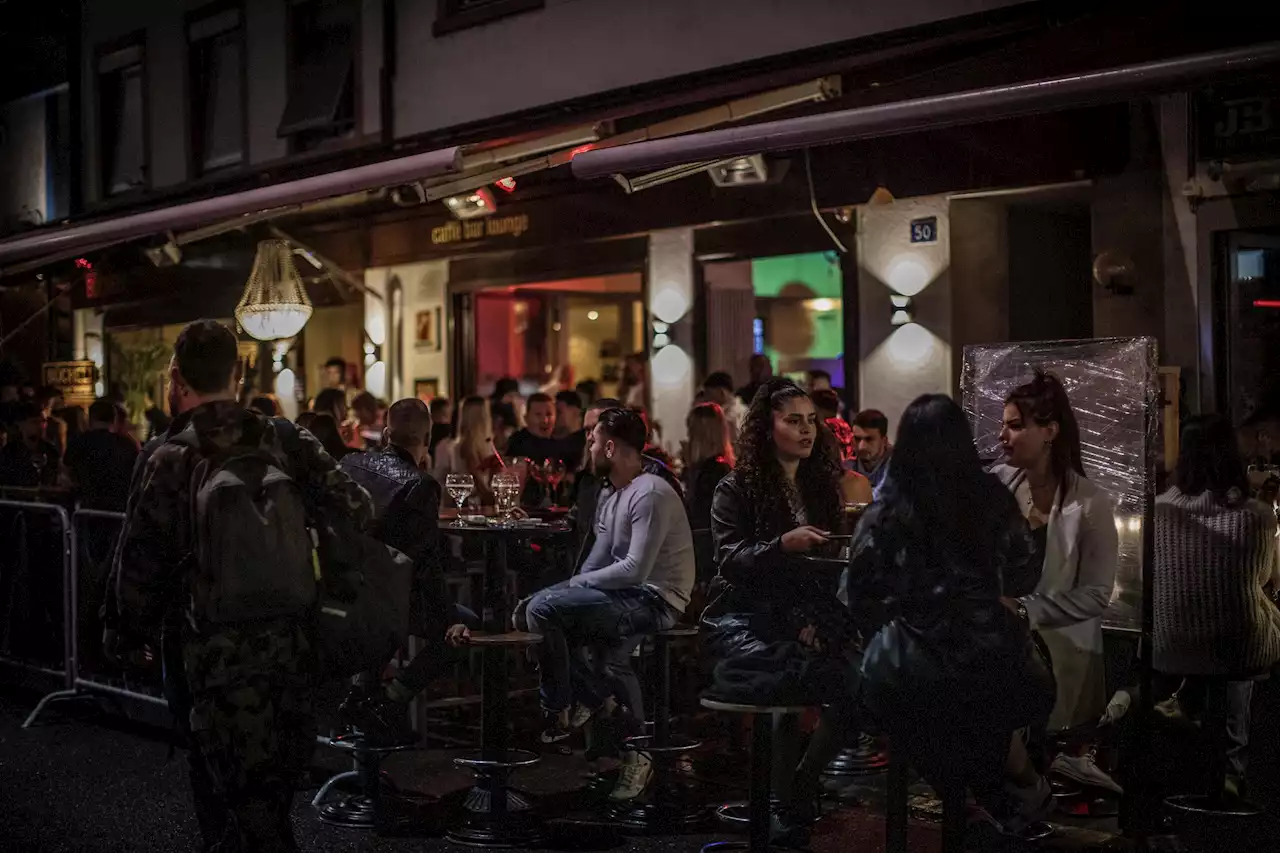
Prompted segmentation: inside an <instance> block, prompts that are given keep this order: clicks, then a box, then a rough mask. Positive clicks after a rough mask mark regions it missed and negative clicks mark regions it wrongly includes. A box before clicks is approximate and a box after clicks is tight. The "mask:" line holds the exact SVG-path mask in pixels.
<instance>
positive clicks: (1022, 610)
mask: <svg viewBox="0 0 1280 853" xmlns="http://www.w3.org/2000/svg"><path fill="white" fill-rule="evenodd" d="M1018 616H1019V618H1021V619H1022V621H1024V622H1030V621H1031V617H1030V616H1028V615H1027V605H1025V604H1023V603H1022V602H1021V601H1019V602H1018Z"/></svg>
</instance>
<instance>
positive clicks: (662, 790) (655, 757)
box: [609, 625, 707, 833]
mask: <svg viewBox="0 0 1280 853" xmlns="http://www.w3.org/2000/svg"><path fill="white" fill-rule="evenodd" d="M696 636H698V629H697V627H695V626H691V625H677V626H675V627H674V628H668V629H667V630H665V631H658V632H657V633H655V634H654V635H653V648H654V653H655V656H656V657H657V661H658V678H657V684H656V687H657V690H656V693H655V696H654V704H653V734H651V735H641V736H639V737H632V738H627V742H626V744H625V745H624V749H626V750H628V751H631V752H640V753H644V754H646V755H648V756H649V758H650V760H652V761H653V780H652V781H651V782H650V787H649V793H648V794H647V795H646V796H645V797H644V798H642V800H638V801H633V802H629V803H618V804H616V805H614V806H613V807H612V808H611V809H610V812H609V813H610V817H611V818H612V819H613V820H614V821H615V822H616V823H617V824H619V825H620V826H621V827H623V828H625V829H631V830H635V831H637V832H644V833H648V832H655V833H658V832H677V831H681V830H688V829H692V828H694V827H696V826H698V824H700V823H702V822H703V821H704V820H705V819H706V817H707V808H706V807H705V806H704V805H702V804H701V803H697V802H694V801H692V800H691V798H690V791H689V786H688V784H687V783H686V782H685V781H683V780H682V779H681V778H680V777H681V775H682V774H681V773H680V772H679V771H678V770H676V768H675V764H676V762H678V761H679V760H680V758H681V757H682V756H684V755H686V754H688V753H690V752H692V751H693V750H695V749H698V748H700V747H701V746H702V742H701V741H696V740H693V739H691V738H687V737H683V736H681V735H673V734H672V733H671V643H672V641H674V640H679V639H683V638H687V637H696Z"/></svg>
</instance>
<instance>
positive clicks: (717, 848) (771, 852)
mask: <svg viewBox="0 0 1280 853" xmlns="http://www.w3.org/2000/svg"><path fill="white" fill-rule="evenodd" d="M724 850H747V851H749V853H775V851H777V853H782V851H789V853H797V851H798V853H809V848H808V847H784V846H782V845H779V844H766V845H765V846H764V847H752V846H751V842H750V841H713V842H711V843H710V844H707V845H705V846H704V847H703V848H702V853H721V851H724Z"/></svg>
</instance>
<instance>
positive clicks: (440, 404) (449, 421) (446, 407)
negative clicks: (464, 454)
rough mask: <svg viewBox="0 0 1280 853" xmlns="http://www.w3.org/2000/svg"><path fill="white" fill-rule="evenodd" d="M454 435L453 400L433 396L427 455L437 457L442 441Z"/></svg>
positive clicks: (432, 457)
mask: <svg viewBox="0 0 1280 853" xmlns="http://www.w3.org/2000/svg"><path fill="white" fill-rule="evenodd" d="M452 437H453V401H452V400H450V399H449V398H448V397H433V398H431V443H430V445H429V446H428V447H427V455H428V456H429V457H430V458H431V459H435V458H436V450H437V449H438V448H439V447H440V442H442V441H444V440H445V439H448V438H452Z"/></svg>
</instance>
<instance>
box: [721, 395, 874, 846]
mask: <svg viewBox="0 0 1280 853" xmlns="http://www.w3.org/2000/svg"><path fill="white" fill-rule="evenodd" d="M842 473H843V472H842V471H841V467H840V455H839V451H838V450H837V449H836V446H835V441H834V439H833V438H832V436H831V433H830V431H829V430H828V429H827V427H826V425H825V424H824V423H823V422H822V420H821V419H820V418H819V417H818V414H817V412H816V411H815V409H814V406H813V401H812V400H811V399H810V398H809V395H808V394H806V393H805V392H804V391H803V390H802V389H801V388H800V386H798V385H796V384H795V383H794V382H792V381H791V380H789V379H770V380H768V381H767V382H765V383H764V384H763V385H761V386H760V388H759V389H758V390H757V392H756V395H755V397H754V398H753V400H752V402H751V407H750V409H749V410H748V412H747V416H746V418H745V419H744V420H743V424H742V431H741V432H740V433H739V436H738V461H737V467H736V468H735V469H734V470H733V471H732V472H731V473H730V474H728V476H726V477H725V478H724V479H723V480H721V481H720V485H719V486H718V487H717V488H716V492H715V498H714V501H713V504H712V513H711V530H712V535H713V537H714V539H715V546H716V566H717V569H718V572H719V575H718V577H717V579H716V586H715V587H714V588H713V592H712V594H713V596H714V600H713V601H712V603H711V604H710V605H709V606H708V607H707V610H706V611H705V612H704V615H703V624H704V626H705V628H706V629H707V631H708V648H709V649H710V651H711V653H712V655H713V656H714V657H715V658H716V661H717V662H716V665H715V675H714V681H715V683H714V686H713V687H712V688H711V689H710V691H709V693H710V694H712V695H714V696H715V697H716V698H720V699H723V700H726V701H733V702H745V703H752V704H771V705H782V704H811V705H824V706H826V709H825V710H824V711H823V714H822V719H821V721H820V722H819V725H818V728H817V730H816V731H815V732H814V735H813V738H812V739H811V740H810V743H809V747H808V749H807V750H806V752H805V754H804V756H803V758H802V759H800V761H799V764H798V765H797V764H796V763H795V759H796V758H797V756H796V754H795V753H796V752H798V749H797V746H798V740H799V739H798V737H794V736H789V735H794V733H793V732H784V733H781V734H783V735H784V736H783V737H782V738H781V739H780V740H779V742H778V748H777V759H776V760H775V761H774V762H773V768H774V770H773V775H774V779H773V789H774V792H775V793H776V794H777V796H778V798H779V800H780V801H781V805H782V808H781V811H780V813H779V814H778V816H777V818H776V820H775V825H774V827H773V834H774V836H775V841H778V842H780V843H781V842H783V841H786V842H797V841H802V840H803V836H804V834H805V832H806V829H805V828H806V827H807V825H808V824H809V823H811V822H812V820H813V819H814V818H815V817H816V816H817V807H816V800H817V797H818V795H819V794H820V792H821V788H820V783H819V776H820V774H821V773H822V771H823V769H824V768H825V767H826V765H827V763H828V762H829V761H830V760H831V759H832V758H833V757H834V755H835V753H836V752H837V751H838V750H839V749H840V748H841V747H842V746H844V743H845V739H846V736H847V734H848V733H849V732H850V731H851V730H852V725H853V723H854V718H855V716H856V715H855V713H854V709H855V708H856V703H855V701H854V698H853V697H854V689H853V687H854V678H855V673H856V653H855V651H854V640H855V637H856V631H855V627H854V624H853V619H852V617H851V615H850V613H849V611H848V610H847V609H846V608H845V607H844V605H842V604H841V603H840V601H839V599H838V598H837V597H836V589H837V582H836V581H837V579H836V577H835V576H832V575H830V574H828V573H824V572H823V570H822V567H820V566H819V565H815V564H813V563H809V562H806V561H805V559H804V558H805V557H807V556H818V555H829V552H830V550H831V539H830V536H831V534H830V531H831V530H832V528H833V527H835V525H836V524H837V521H838V518H839V516H840V511H841V479H842V476H841V475H842ZM832 556H833V555H832Z"/></svg>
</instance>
